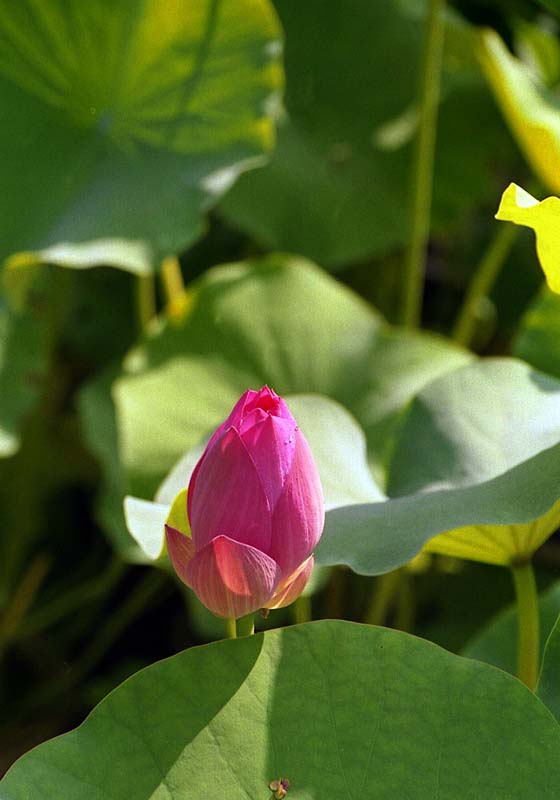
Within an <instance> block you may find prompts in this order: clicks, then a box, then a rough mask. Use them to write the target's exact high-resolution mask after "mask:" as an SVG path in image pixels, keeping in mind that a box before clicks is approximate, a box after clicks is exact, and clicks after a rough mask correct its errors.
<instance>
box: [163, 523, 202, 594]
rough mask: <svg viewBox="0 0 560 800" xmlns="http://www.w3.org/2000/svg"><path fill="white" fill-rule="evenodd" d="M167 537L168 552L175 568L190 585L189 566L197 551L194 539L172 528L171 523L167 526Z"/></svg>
mask: <svg viewBox="0 0 560 800" xmlns="http://www.w3.org/2000/svg"><path fill="white" fill-rule="evenodd" d="M165 539H166V541H167V552H168V553H169V558H170V559H171V564H172V565H173V569H174V570H175V572H176V573H177V575H178V576H179V577H180V578H181V580H182V581H183V583H186V584H187V585H188V581H187V566H188V564H189V561H191V559H193V558H194V556H195V552H196V551H195V548H194V544H193V540H192V539H191V538H190V537H189V536H185V534H184V533H181V531H178V530H176V529H175V528H172V527H171V526H170V525H166V526H165Z"/></svg>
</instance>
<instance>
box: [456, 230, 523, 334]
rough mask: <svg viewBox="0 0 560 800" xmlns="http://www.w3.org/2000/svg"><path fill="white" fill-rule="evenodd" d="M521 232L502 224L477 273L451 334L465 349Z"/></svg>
mask: <svg viewBox="0 0 560 800" xmlns="http://www.w3.org/2000/svg"><path fill="white" fill-rule="evenodd" d="M518 232H519V227H518V226H517V225H511V224H507V225H504V224H503V223H502V224H501V225H500V226H499V228H498V230H497V232H496V235H495V236H494V238H493V239H492V241H491V242H490V245H489V247H488V249H487V250H486V252H485V253H484V255H483V256H482V259H481V261H480V263H479V265H478V267H477V268H476V270H475V273H474V275H473V278H472V281H471V283H470V286H469V288H468V289H467V293H466V295H465V299H464V301H463V305H462V307H461V310H460V312H459V316H458V317H457V321H456V323H455V327H454V328H453V334H452V337H453V339H454V340H455V341H456V342H458V343H459V344H462V345H464V346H465V347H468V346H469V345H470V344H471V342H472V340H473V337H474V332H475V330H476V326H477V323H478V320H479V309H480V304H481V301H482V300H483V299H484V298H485V297H486V296H487V295H488V294H489V293H490V291H491V289H492V287H493V286H494V283H495V282H496V278H497V277H498V275H499V273H500V270H501V268H502V267H503V265H504V263H505V261H506V259H507V257H508V255H509V253H510V252H511V248H512V246H513V243H514V242H515V239H516V237H517V234H518Z"/></svg>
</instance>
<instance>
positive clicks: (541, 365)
mask: <svg viewBox="0 0 560 800" xmlns="http://www.w3.org/2000/svg"><path fill="white" fill-rule="evenodd" d="M513 352H514V353H515V355H517V356H519V358H522V359H524V360H525V361H527V363H529V364H532V365H533V366H534V367H536V368H537V369H540V370H542V371H543V372H548V373H549V374H550V375H555V376H556V377H557V378H560V296H558V295H557V294H554V293H553V292H551V291H550V289H549V288H548V287H547V286H543V288H542V290H541V292H540V294H538V295H537V297H536V298H535V300H534V301H533V302H532V303H531V305H530V306H529V309H528V311H527V312H526V313H525V315H524V316H523V319H522V320H521V325H520V328H519V332H518V334H517V336H516V338H515V340H514V342H513Z"/></svg>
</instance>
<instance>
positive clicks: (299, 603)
mask: <svg viewBox="0 0 560 800" xmlns="http://www.w3.org/2000/svg"><path fill="white" fill-rule="evenodd" d="M292 609H293V617H294V623H295V624H296V625H300V624H301V623H302V622H311V598H310V597H307V596H305V595H303V594H302V595H300V596H299V597H298V599H297V600H296V602H295V603H294V604H293V606H292Z"/></svg>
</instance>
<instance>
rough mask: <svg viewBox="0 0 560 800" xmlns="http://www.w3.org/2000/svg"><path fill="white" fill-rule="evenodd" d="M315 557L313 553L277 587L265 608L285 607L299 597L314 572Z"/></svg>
mask: <svg viewBox="0 0 560 800" xmlns="http://www.w3.org/2000/svg"><path fill="white" fill-rule="evenodd" d="M314 564H315V559H314V557H313V556H312V555H311V556H309V558H308V559H307V560H306V561H304V562H303V564H301V566H299V567H298V568H297V569H296V570H295V572H293V573H292V574H291V575H290V576H289V577H288V578H286V580H284V581H282V583H280V585H279V586H278V588H277V589H276V591H275V593H274V596H273V597H272V598H271V599H270V601H269V602H268V603H267V604H266V606H265V608H269V609H274V608H284V607H285V606H289V605H291V604H292V603H293V602H294V601H295V600H297V599H298V597H299V596H300V594H301V593H302V592H303V590H304V589H305V587H306V586H307V582H308V580H309V578H310V577H311V573H312V572H313V566H314Z"/></svg>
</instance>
